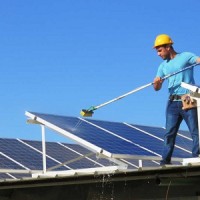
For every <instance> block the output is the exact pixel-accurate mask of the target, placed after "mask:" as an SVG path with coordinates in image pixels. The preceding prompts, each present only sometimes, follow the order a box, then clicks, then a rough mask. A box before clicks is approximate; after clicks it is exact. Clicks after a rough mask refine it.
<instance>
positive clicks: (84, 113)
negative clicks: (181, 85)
mask: <svg viewBox="0 0 200 200" xmlns="http://www.w3.org/2000/svg"><path fill="white" fill-rule="evenodd" d="M199 64H200V63H195V64H193V65H190V66H188V67H185V68H183V69H180V70H178V71H176V72H173V73H171V74H168V75H166V76H164V77H163V78H162V80H163V81H164V80H165V79H168V78H169V77H171V76H174V75H176V74H179V73H181V72H183V71H185V70H188V69H191V68H193V67H195V66H196V65H199ZM153 84H154V82H151V83H148V84H146V85H143V86H141V87H138V88H136V89H134V90H131V91H130V92H127V93H126V94H123V95H121V96H119V97H116V98H114V99H112V100H110V101H107V102H105V103H102V104H100V105H98V106H91V107H90V108H89V109H82V110H81V112H80V114H81V115H82V116H83V117H92V115H93V113H94V111H95V110H97V109H99V108H101V107H103V106H106V105H108V104H110V103H113V102H115V101H118V100H120V99H122V98H124V97H126V96H128V95H130V94H133V93H135V92H138V91H140V90H143V89H144V88H147V87H149V86H151V85H153Z"/></svg>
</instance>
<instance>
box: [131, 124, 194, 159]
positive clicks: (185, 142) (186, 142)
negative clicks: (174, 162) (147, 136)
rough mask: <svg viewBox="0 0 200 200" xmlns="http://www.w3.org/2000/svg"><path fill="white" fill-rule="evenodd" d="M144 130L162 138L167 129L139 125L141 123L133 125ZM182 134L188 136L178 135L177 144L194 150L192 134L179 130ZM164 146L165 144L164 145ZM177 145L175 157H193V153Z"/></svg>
mask: <svg viewBox="0 0 200 200" xmlns="http://www.w3.org/2000/svg"><path fill="white" fill-rule="evenodd" d="M133 126H135V127H137V128H139V129H141V130H143V131H146V132H148V133H151V134H153V135H155V136H157V137H159V138H161V139H163V138H164V134H165V129H164V128H157V127H149V126H139V125H133ZM179 133H180V134H182V135H184V136H186V137H187V138H186V137H182V136H180V135H177V137H176V146H179V147H181V148H183V149H185V150H186V151H190V152H191V150H192V140H191V136H190V134H189V132H188V131H181V130H180V131H179ZM162 146H163V145H162ZM176 146H175V148H174V153H173V156H174V157H183V158H184V157H191V153H188V152H186V151H184V150H180V149H179V148H177V147H176Z"/></svg>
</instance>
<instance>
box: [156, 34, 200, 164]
mask: <svg viewBox="0 0 200 200" xmlns="http://www.w3.org/2000/svg"><path fill="white" fill-rule="evenodd" d="M154 48H155V50H156V51H157V54H158V56H160V57H161V58H162V59H163V62H162V63H161V64H160V66H159V67H158V71H157V74H156V78H155V79H154V81H153V82H154V84H153V86H154V89H155V90H156V91H158V90H160V89H161V87H162V83H163V80H162V78H163V77H164V76H166V75H168V74H171V73H174V72H176V71H178V70H181V69H183V68H185V67H188V66H190V65H193V64H195V63H200V57H198V56H196V55H194V54H193V53H190V52H183V53H177V52H176V51H175V50H174V48H173V41H172V39H171V38H170V36H169V35H166V34H161V35H158V36H157V37H156V39H155V43H154ZM181 82H185V83H188V84H194V83H195V81H194V76H193V68H190V69H188V70H185V71H183V72H181V73H178V74H176V75H174V76H171V77H169V78H168V90H169V100H168V103H167V108H166V132H165V135H164V148H163V153H162V160H161V161H160V165H166V164H171V157H172V154H173V150H174V145H175V140H176V135H177V132H178V129H179V127H180V124H181V122H182V120H185V122H186V124H187V126H188V129H189V131H190V134H191V137H192V140H193V147H192V157H198V156H199V133H198V119H197V108H191V109H187V110H184V109H183V108H182V107H183V104H182V101H181V97H182V96H183V95H185V94H188V93H189V91H188V90H187V89H184V88H183V87H181Z"/></svg>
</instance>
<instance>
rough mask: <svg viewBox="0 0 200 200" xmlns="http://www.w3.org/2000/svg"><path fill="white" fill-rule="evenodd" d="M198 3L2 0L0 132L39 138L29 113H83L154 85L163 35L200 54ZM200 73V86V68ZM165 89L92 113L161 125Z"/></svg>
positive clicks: (182, 0) (179, 0)
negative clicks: (159, 38)
mask: <svg viewBox="0 0 200 200" xmlns="http://www.w3.org/2000/svg"><path fill="white" fill-rule="evenodd" d="M199 8H200V1H199V0H192V1H188V0H168V1H160V0H152V1H141V0H124V1H121V0H57V1H55V0H42V1H41V0H40V1H39V0H34V1H30V0H17V1H1V6H0V41H1V42H0V66H1V68H0V69H1V70H0V96H1V100H0V102H1V105H0V119H1V121H0V123H1V125H0V136H1V137H6V138H21V139H33V140H35V139H40V138H41V135H40V127H39V126H34V125H27V124H26V119H27V117H26V116H25V111H34V112H42V113H49V114H58V115H66V116H75V117H78V116H80V114H79V113H80V111H81V109H83V108H86V109H88V108H89V107H90V106H96V105H99V104H101V103H104V102H106V101H108V100H110V99H113V98H115V97H117V96H119V95H122V94H124V93H126V92H129V91H130V90H133V89H135V88H137V87H140V86H142V85H145V84H147V83H150V82H152V81H153V78H154V76H155V74H156V71H157V68H158V65H159V64H160V62H161V61H162V60H161V59H160V58H159V57H158V56H157V55H156V52H155V50H153V49H152V46H153V43H154V40H155V37H156V36H157V35H158V34H161V33H166V34H169V35H170V36H171V37H172V39H173V40H174V48H175V50H176V51H178V52H182V51H190V52H193V53H195V54H197V55H200V47H199V41H200V27H199V21H200V14H199ZM195 77H196V83H197V84H200V80H199V77H200V69H199V68H198V67H196V69H195ZM167 93H168V92H167V87H166V83H165V84H164V86H163V89H162V90H161V91H159V92H155V91H154V90H153V88H152V87H149V88H146V89H144V90H141V91H139V92H137V93H134V94H132V95H130V96H128V97H126V98H124V99H122V100H119V101H117V102H115V103H112V104H110V105H107V106H105V107H102V108H100V109H99V110H96V111H95V114H94V115H93V117H92V118H93V119H99V120H108V121H118V122H129V123H133V124H140V125H148V126H159V127H164V126H165V106H166V101H167V96H168V94H167ZM182 129H187V128H186V126H185V125H184V124H183V126H182ZM48 140H57V138H56V137H55V135H54V134H51V133H50V134H49V136H48Z"/></svg>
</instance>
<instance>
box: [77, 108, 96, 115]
mask: <svg viewBox="0 0 200 200" xmlns="http://www.w3.org/2000/svg"><path fill="white" fill-rule="evenodd" d="M93 113H94V112H93V111H92V110H86V109H83V110H81V112H80V114H81V115H82V116H83V117H92V114H93Z"/></svg>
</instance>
